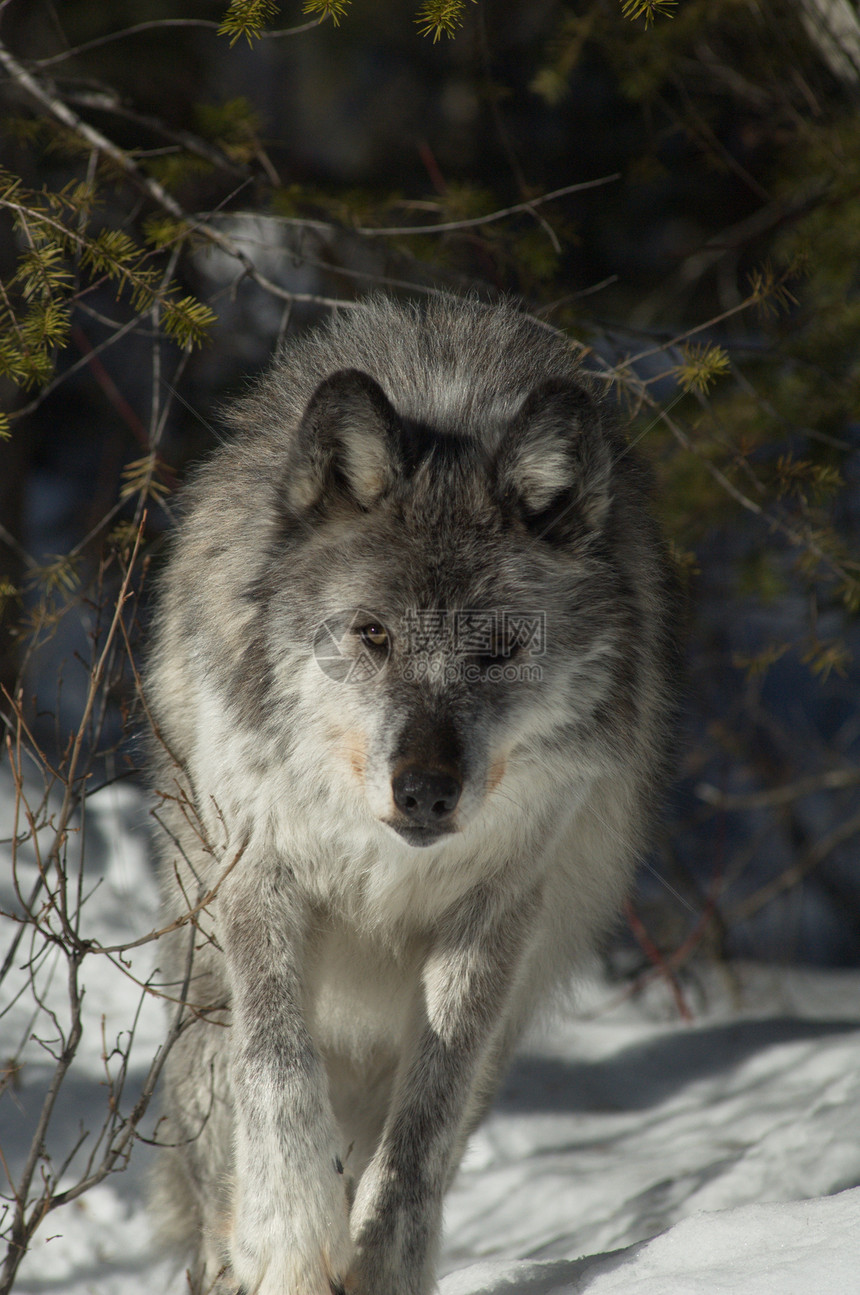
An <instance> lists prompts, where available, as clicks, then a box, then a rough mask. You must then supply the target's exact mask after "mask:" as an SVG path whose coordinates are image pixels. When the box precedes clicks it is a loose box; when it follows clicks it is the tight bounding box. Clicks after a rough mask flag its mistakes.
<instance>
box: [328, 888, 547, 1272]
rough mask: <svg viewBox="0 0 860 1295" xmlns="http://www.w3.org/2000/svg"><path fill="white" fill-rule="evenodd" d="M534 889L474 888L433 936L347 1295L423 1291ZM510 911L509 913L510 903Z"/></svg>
mask: <svg viewBox="0 0 860 1295" xmlns="http://www.w3.org/2000/svg"><path fill="white" fill-rule="evenodd" d="M537 903H538V897H537V895H536V894H533V895H530V896H529V895H525V896H524V895H520V896H518V897H517V903H516V905H513V904H510V905H505V906H502V905H500V904H499V902H498V900H497V898H496V897H495V896H494V895H492V893H490V894H488V895H487V894H484V893H480V894H475V895H474V896H473V897H472V903H471V904H470V905H469V906H468V908H467V909H466V910H465V911H462V912H459V913H457V914H456V915H455V917H454V919H452V920H451V921H450V922H449V924H448V926H447V929H446V930H445V931H443V932H442V933H441V936H440V938H439V940H438V941H437V942H436V944H435V946H434V948H433V950H432V952H431V954H430V957H429V958H428V960H427V963H426V966H425V969H424V973H423V981H424V1009H425V1010H424V1016H423V1019H422V1020H421V1021H420V1023H419V1024H418V1027H417V1029H416V1032H415V1039H414V1043H413V1046H412V1048H411V1049H410V1051H409V1053H408V1055H407V1056H406V1057H404V1060H403V1063H402V1065H401V1070H400V1074H399V1076H398V1082H397V1086H396V1089H395V1093H394V1097H393V1100H392V1104H391V1109H390V1112H389V1116H388V1119H387V1121H386V1124H385V1128H384V1130H383V1134H382V1139H381V1142H380V1145H379V1148H378V1150H377V1152H376V1154H375V1155H374V1157H373V1160H372V1161H371V1162H370V1164H369V1166H368V1168H367V1170H366V1171H365V1173H364V1175H363V1177H362V1179H361V1182H360V1184H359V1188H358V1192H357V1195H356V1200H355V1204H354V1206H353V1210H352V1230H353V1236H354V1238H355V1241H356V1258H355V1263H354V1266H353V1270H352V1273H351V1275H350V1279H349V1281H348V1282H347V1290H348V1291H349V1292H350V1293H351V1295H352V1292H356V1295H428V1292H430V1291H431V1290H432V1289H433V1288H434V1267H435V1261H436V1253H437V1250H438V1244H439V1237H440V1231H441V1219H442V1202H443V1196H444V1193H445V1190H446V1188H447V1186H448V1183H449V1181H450V1178H451V1175H452V1173H453V1171H454V1169H455V1168H456V1164H457V1161H458V1159H459V1156H460V1155H461V1154H462V1150H463V1142H464V1139H465V1136H466V1133H467V1132H468V1129H466V1128H465V1127H464V1126H465V1125H466V1123H467V1121H468V1117H469V1115H470V1114H472V1113H473V1112H474V1110H475V1109H476V1107H477V1106H479V1105H481V1104H482V1103H481V1101H480V1098H481V1096H482V1095H481V1094H479V1093H478V1091H477V1089H478V1088H479V1087H480V1086H481V1085H482V1083H483V1084H492V1083H493V1082H494V1080H495V1077H496V1076H495V1074H494V1073H493V1072H494V1067H493V1064H492V1060H491V1059H492V1057H493V1056H494V1054H495V1049H494V1047H493V1045H494V1043H495V1042H497V1041H498V1037H499V1035H500V1034H501V1033H503V1032H504V1030H505V1014H506V1008H507V1004H508V1001H509V998H510V992H511V988H512V985H513V983H514V980H515V978H516V975H517V971H518V968H519V966H520V964H521V960H522V954H523V950H524V947H525V945H526V942H527V939H528V935H529V933H530V928H531V922H532V915H533V913H534V911H535V909H536V907H537ZM514 909H515V911H514Z"/></svg>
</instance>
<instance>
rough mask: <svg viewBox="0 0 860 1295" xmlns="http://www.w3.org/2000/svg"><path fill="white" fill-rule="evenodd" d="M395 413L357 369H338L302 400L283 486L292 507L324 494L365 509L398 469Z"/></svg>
mask: <svg viewBox="0 0 860 1295" xmlns="http://www.w3.org/2000/svg"><path fill="white" fill-rule="evenodd" d="M397 429H398V419H397V414H396V412H395V410H394V407H393V406H392V404H391V402H390V401H389V399H388V397H387V396H386V394H385V392H384V391H383V390H382V388H381V387H380V385H379V383H378V382H376V381H375V380H374V379H373V378H371V376H370V375H369V374H368V373H363V372H362V371H361V370H360V369H339V370H338V371H337V372H336V373H333V374H331V376H330V377H328V378H325V379H324V380H323V381H322V382H321V383H320V385H319V386H318V387H317V389H316V391H315V392H314V394H313V395H312V396H311V398H310V400H309V401H308V404H307V408H306V409H305V412H304V416H303V417H302V421H301V423H300V425H299V429H298V433H297V436H296V441H295V444H294V451H293V454H292V457H291V461H290V465H289V470H288V472H287V478H286V481H285V490H286V494H287V500H288V503H289V505H290V506H291V507H292V509H293V510H295V511H296V512H305V511H307V509H309V508H313V507H314V506H316V505H318V504H320V503H322V502H324V501H325V500H326V499H327V498H335V497H337V496H340V497H341V498H344V497H345V498H348V499H350V500H351V501H352V502H353V503H354V504H357V505H358V507H359V508H369V507H370V506H371V505H372V504H373V503H375V501H376V500H377V499H379V498H380V497H381V496H382V495H384V494H385V493H386V491H388V490H389V489H390V488H391V486H392V484H393V482H394V479H395V477H396V476H397V473H398V470H399V468H400V452H399V448H398V436H397Z"/></svg>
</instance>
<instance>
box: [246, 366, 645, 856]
mask: <svg viewBox="0 0 860 1295" xmlns="http://www.w3.org/2000/svg"><path fill="white" fill-rule="evenodd" d="M439 380H440V382H441V381H443V379H442V377H440V379H439ZM383 384H384V385H385V387H387V390H385V389H384V387H383ZM435 403H436V406H437V408H439V407H440V406H441V405H444V408H445V411H446V412H445V415H444V417H443V418H440V417H438V416H437V417H435V418H433V419H432V421H431V420H430V419H428V420H427V421H424V419H422V417H421V416H420V413H418V412H416V402H415V399H414V395H410V396H403V395H401V393H400V392H399V390H398V385H397V380H396V377H395V378H386V377H385V374H384V371H383V367H382V366H378V368H377V376H373V375H372V374H371V373H369V372H368V371H366V370H365V369H359V368H357V367H355V368H344V369H340V370H337V371H334V372H332V373H330V374H329V375H328V376H327V377H325V378H324V379H323V380H322V381H321V382H319V384H318V385H317V387H316V389H315V390H314V391H313V394H312V395H311V396H310V398H309V399H308V401H307V403H306V406H305V408H304V412H303V414H302V416H301V419H300V422H299V424H298V429H297V431H296V433H295V435H294V436H292V437H291V440H290V445H289V452H288V455H287V458H286V466H285V470H284V472H283V475H282V477H281V479H280V480H279V481H278V483H277V499H278V522H277V528H276V529H277V534H276V538H275V541H274V542H273V544H272V547H271V552H270V559H269V562H268V566H267V572H266V577H265V580H264V582H263V588H264V590H265V602H266V606H267V609H268V616H267V626H268V628H267V633H266V638H267V643H266V652H267V656H268V659H269V661H270V662H271V663H272V683H273V687H274V689H275V693H276V695H281V696H284V697H287V696H289V697H290V698H291V699H292V705H291V713H292V721H291V722H292V727H293V739H292V741H293V759H294V760H295V761H297V762H300V763H301V764H302V767H303V768H304V769H306V770H307V772H308V776H309V777H312V778H314V779H316V780H317V782H318V784H319V785H323V784H324V785H325V786H326V788H327V791H328V794H329V795H330V797H331V798H332V799H333V800H335V801H337V802H338V804H339V806H340V807H341V809H343V808H346V809H347V812H349V813H350V814H355V815H356V816H357V817H358V818H362V817H367V816H368V815H370V816H371V817H372V818H373V819H375V820H377V821H378V822H381V823H382V824H385V825H387V826H388V827H389V828H391V829H393V831H394V832H396V833H398V834H399V835H400V837H401V838H403V839H404V840H405V841H407V842H408V843H409V844H410V845H414V846H428V845H433V844H434V843H436V842H438V841H440V839H441V838H443V837H445V836H448V835H450V834H452V833H457V832H461V833H464V834H465V835H466V836H467V837H470V836H471V834H473V833H479V832H482V831H485V830H487V828H488V827H493V828H494V830H498V828H499V825H500V824H510V825H511V830H515V828H514V824H515V823H517V822H518V821H519V822H522V821H524V820H525V819H527V818H528V816H529V814H531V813H534V812H536V811H539V812H540V814H541V815H542V816H543V817H544V818H546V817H547V816H550V817H551V816H552V815H553V814H554V813H559V812H561V810H562V809H563V808H564V806H563V805H561V804H559V803H558V798H559V797H564V796H570V795H572V794H574V793H573V786H574V784H575V783H576V780H577V778H582V777H584V776H586V775H587V774H588V773H590V772H593V770H594V768H595V766H596V765H600V763H601V761H602V762H604V763H605V761H606V759H607V758H608V755H609V753H610V752H611V749H612V748H613V745H614V746H615V747H616V748H618V749H621V748H623V746H624V743H625V742H627V743H631V742H632V732H633V729H634V727H635V717H634V712H635V711H636V708H637V705H638V702H637V699H636V694H637V684H636V679H637V675H638V674H639V673H640V669H639V667H640V665H641V659H640V658H641V653H640V650H639V649H640V646H641V644H640V642H637V637H639V638H641V636H642V634H643V625H644V622H645V621H646V620H647V619H648V618H649V616H650V613H648V612H646V611H645V604H646V603H647V601H648V590H647V588H644V587H642V586H641V585H638V582H637V579H636V567H637V560H636V559H634V558H631V556H630V555H631V553H632V552H633V551H634V550H637V547H638V548H639V549H641V544H638V539H637V535H636V534H633V533H632V532H634V531H636V532H641V529H642V525H643V523H642V520H641V518H639V517H638V516H637V515H635V514H636V509H635V508H634V507H633V505H632V499H633V495H634V494H635V493H636V492H637V491H641V483H639V484H636V483H635V481H634V477H635V472H634V471H633V470H632V464H631V463H630V462H629V460H628V461H627V462H626V463H625V462H624V457H625V448H624V442H623V440H621V439H620V438H619V437H618V435H617V434H616V433H614V432H613V431H612V430H611V429H608V428H607V426H606V423H605V419H604V416H603V415H602V413H601V411H600V409H599V407H598V405H597V404H596V402H595V401H594V400H593V399H592V397H591V396H590V395H589V394H588V393H587V391H586V390H585V389H584V388H583V387H582V386H580V385H579V384H578V383H577V382H575V381H572V380H566V379H565V378H563V377H559V376H550V377H545V378H541V379H539V380H537V381H536V382H534V384H533V385H531V386H530V387H528V388H526V389H525V390H522V389H521V390H519V391H516V392H511V391H510V390H508V391H504V390H500V391H499V392H498V394H497V395H496V396H493V397H490V398H484V399H480V400H476V399H475V398H474V393H471V399H469V398H465V397H463V396H462V395H461V396H460V397H459V399H458V397H457V395H456V393H455V394H454V395H453V396H450V397H449V398H448V399H447V400H446V401H443V402H440V400H439V399H438V393H437V399H436V402H435ZM458 410H459V412H458ZM625 468H626V469H627V471H625V470H624V469H625ZM259 587H260V586H258V588H259ZM638 691H639V693H640V695H641V691H642V689H641V687H639V689H638ZM625 730H626V731H625ZM560 771H563V772H560Z"/></svg>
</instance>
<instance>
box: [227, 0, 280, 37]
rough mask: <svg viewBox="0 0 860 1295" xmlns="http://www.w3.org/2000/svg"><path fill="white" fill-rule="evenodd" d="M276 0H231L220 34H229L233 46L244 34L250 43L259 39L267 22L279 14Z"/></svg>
mask: <svg viewBox="0 0 860 1295" xmlns="http://www.w3.org/2000/svg"><path fill="white" fill-rule="evenodd" d="M278 12H279V10H278V5H277V4H276V3H275V0H230V7H229V9H228V10H227V13H226V14H225V15H224V18H223V20H222V22H221V26H220V27H219V28H218V35H219V36H229V37H230V45H231V47H232V46H233V45H235V44H236V41H237V40H239V39H240V38H241V37H242V36H244V37H245V39H246V40H247V42H248V44H249V45H253V43H254V41H255V40H258V39H259V37H260V33H261V32H262V30H263V28H264V26H265V24H266V23H267V22H271V21H272V19H273V18H277V16H278Z"/></svg>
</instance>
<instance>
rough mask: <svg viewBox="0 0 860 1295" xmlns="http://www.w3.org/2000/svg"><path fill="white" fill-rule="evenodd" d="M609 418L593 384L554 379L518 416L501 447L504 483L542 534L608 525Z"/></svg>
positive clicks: (507, 495)
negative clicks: (584, 386) (605, 427)
mask: <svg viewBox="0 0 860 1295" xmlns="http://www.w3.org/2000/svg"><path fill="white" fill-rule="evenodd" d="M601 423H602V419H601V417H600V414H599V412H598V410H597V407H596V405H595V403H594V401H593V400H592V398H591V397H590V396H589V394H588V392H587V391H584V390H583V389H582V388H581V387H577V386H572V385H569V384H567V383H564V382H560V381H553V380H548V381H546V382H543V383H541V384H540V386H538V387H535V389H534V390H533V391H532V392H531V394H530V395H529V396H527V398H526V400H525V402H524V404H523V406H522V408H521V410H520V411H519V413H518V414H517V415H516V416H515V418H514V420H513V422H512V423H511V426H510V427H509V429H508V431H507V432H506V433H505V435H504V437H503V438H502V441H501V444H500V445H499V448H498V451H497V454H496V473H497V477H496V480H497V489H498V490H499V493H500V497H501V499H502V501H503V503H507V504H510V503H512V502H515V503H517V504H518V505H519V508H520V510H521V512H522V513H523V515H524V517H525V520H526V522H527V524H528V525H529V527H530V528H531V529H532V530H534V531H535V532H536V533H538V534H540V535H542V536H543V535H546V536H547V537H552V536H553V535H555V536H557V537H558V538H560V539H561V538H572V537H574V536H575V535H576V534H580V535H581V534H583V533H588V532H595V531H599V530H601V529H602V528H603V524H604V522H605V521H606V516H607V514H608V512H609V505H610V502H611V492H610V479H611V475H612V452H611V448H610V444H609V442H608V440H607V438H606V436H605V434H604V433H603V431H602V429H601Z"/></svg>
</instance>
